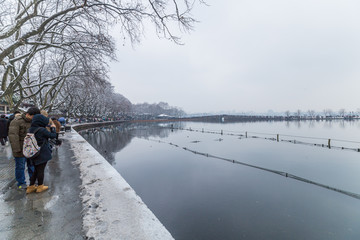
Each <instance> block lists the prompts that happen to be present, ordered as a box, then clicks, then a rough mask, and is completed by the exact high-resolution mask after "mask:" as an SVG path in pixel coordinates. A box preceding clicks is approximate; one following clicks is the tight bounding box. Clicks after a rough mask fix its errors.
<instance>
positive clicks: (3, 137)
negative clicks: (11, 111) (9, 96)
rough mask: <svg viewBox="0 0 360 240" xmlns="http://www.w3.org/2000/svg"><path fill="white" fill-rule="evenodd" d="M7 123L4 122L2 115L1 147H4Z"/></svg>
mask: <svg viewBox="0 0 360 240" xmlns="http://www.w3.org/2000/svg"><path fill="white" fill-rule="evenodd" d="M7 123H8V120H6V118H5V115H4V114H2V115H1V117H0V143H1V145H2V146H5V143H6V141H7V136H8V133H7Z"/></svg>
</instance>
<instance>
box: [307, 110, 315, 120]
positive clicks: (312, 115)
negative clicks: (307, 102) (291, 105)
mask: <svg viewBox="0 0 360 240" xmlns="http://www.w3.org/2000/svg"><path fill="white" fill-rule="evenodd" d="M308 115H309V117H311V118H314V117H315V111H314V110H308Z"/></svg>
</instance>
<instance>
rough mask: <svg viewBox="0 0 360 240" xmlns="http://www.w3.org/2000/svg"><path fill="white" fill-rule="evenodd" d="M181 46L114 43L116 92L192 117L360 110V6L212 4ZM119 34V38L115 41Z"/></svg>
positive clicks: (291, 0)
mask: <svg viewBox="0 0 360 240" xmlns="http://www.w3.org/2000/svg"><path fill="white" fill-rule="evenodd" d="M208 3H209V4H210V5H211V6H209V7H205V6H204V7H197V8H196V9H195V11H194V17H195V18H197V19H198V20H199V21H200V22H199V23H198V24H196V26H195V31H193V32H192V33H191V34H188V35H183V42H184V43H185V45H184V46H179V45H175V44H174V43H172V42H170V41H167V40H164V39H158V38H157V37H156V36H154V34H153V29H152V28H147V30H146V31H147V32H146V36H145V38H143V40H142V42H141V44H140V45H137V46H135V48H132V47H131V45H130V44H128V43H126V44H125V46H123V41H121V40H119V39H118V40H119V41H118V62H114V63H111V65H110V66H111V73H110V77H111V82H112V84H113V85H114V86H115V90H116V91H117V92H119V93H121V94H123V95H124V96H125V97H127V98H128V99H129V100H130V101H131V102H132V103H142V102H148V103H154V102H160V101H164V102H168V103H169V104H170V105H172V106H178V107H181V108H182V109H183V110H185V111H186V112H187V113H198V112H217V111H235V112H247V111H254V112H267V111H268V110H273V111H275V112H284V111H286V110H290V111H292V112H294V111H296V110H297V109H301V110H302V111H307V110H309V109H312V110H316V111H323V110H324V109H326V108H330V109H332V110H333V111H334V112H335V111H338V110H339V109H341V108H345V109H346V110H347V111H350V110H351V111H357V109H360V14H359V10H360V2H359V1H356V0H342V1H339V0H271V1H270V0H222V1H219V0H208ZM115 37H116V36H115Z"/></svg>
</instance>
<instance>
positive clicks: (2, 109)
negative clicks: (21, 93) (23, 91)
mask: <svg viewBox="0 0 360 240" xmlns="http://www.w3.org/2000/svg"><path fill="white" fill-rule="evenodd" d="M8 113H10V108H9V105H7V104H6V103H4V102H0V114H8Z"/></svg>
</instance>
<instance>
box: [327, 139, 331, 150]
mask: <svg viewBox="0 0 360 240" xmlns="http://www.w3.org/2000/svg"><path fill="white" fill-rule="evenodd" d="M330 141H331V139H329V140H328V147H329V148H331V145H330Z"/></svg>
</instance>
